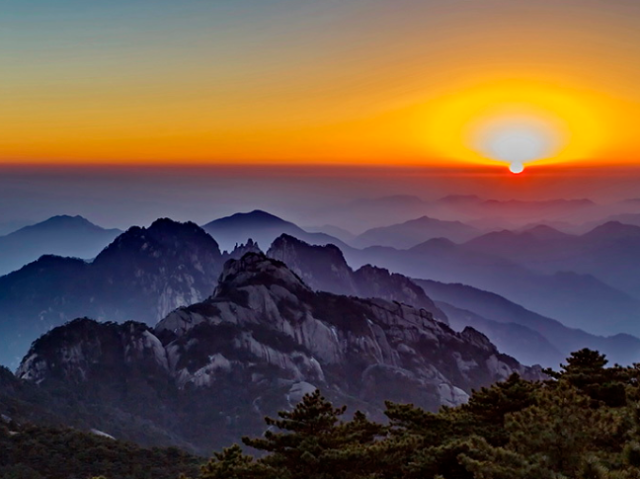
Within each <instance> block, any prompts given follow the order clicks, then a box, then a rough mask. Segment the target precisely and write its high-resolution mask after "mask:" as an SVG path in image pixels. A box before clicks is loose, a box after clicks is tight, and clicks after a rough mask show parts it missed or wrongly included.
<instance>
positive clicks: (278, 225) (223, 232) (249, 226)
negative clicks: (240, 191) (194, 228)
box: [202, 210, 346, 251]
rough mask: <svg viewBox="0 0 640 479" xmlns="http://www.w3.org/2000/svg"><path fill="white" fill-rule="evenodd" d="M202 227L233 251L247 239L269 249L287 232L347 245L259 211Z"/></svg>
mask: <svg viewBox="0 0 640 479" xmlns="http://www.w3.org/2000/svg"><path fill="white" fill-rule="evenodd" d="M202 228H203V229H204V230H205V231H206V232H207V233H209V234H210V235H211V236H213V237H214V238H215V239H216V241H217V242H218V243H219V244H220V247H221V248H222V249H224V250H227V251H231V250H233V248H234V247H235V245H236V244H240V243H246V242H247V240H248V239H252V240H253V241H255V242H257V243H258V246H260V247H262V248H267V247H268V246H269V245H270V244H271V243H272V242H273V240H275V239H276V238H277V237H278V236H280V235H281V234H285V233H286V234H288V235H291V236H294V237H296V238H299V239H301V240H304V241H306V242H308V243H312V244H329V243H332V244H336V245H344V243H343V242H342V241H340V240H339V239H337V238H334V237H333V236H329V235H327V234H324V233H308V232H306V231H304V230H303V229H302V228H300V227H299V226H297V225H295V224H294V223H291V222H289V221H285V220H283V219H282V218H279V217H277V216H274V215H272V214H271V213H267V212H266V211H260V210H255V211H252V212H250V213H236V214H234V215H231V216H227V217H224V218H220V219H217V220H214V221H211V222H210V223H207V224H206V225H203V226H202ZM344 246H346V245H344Z"/></svg>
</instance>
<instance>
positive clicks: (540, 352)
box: [436, 301, 567, 369]
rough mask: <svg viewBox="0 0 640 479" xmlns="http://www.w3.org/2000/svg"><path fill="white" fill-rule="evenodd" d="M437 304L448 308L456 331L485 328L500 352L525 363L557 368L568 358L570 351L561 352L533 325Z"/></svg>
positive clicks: (452, 325)
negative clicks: (496, 318) (492, 318)
mask: <svg viewBox="0 0 640 479" xmlns="http://www.w3.org/2000/svg"><path fill="white" fill-rule="evenodd" d="M436 304H437V305H438V307H439V308H440V309H442V310H443V311H445V313H446V314H447V318H449V325H450V326H451V327H452V328H453V329H454V330H455V331H462V330H464V328H466V327H472V328H475V329H477V330H478V331H482V332H483V334H486V335H487V337H488V338H489V340H490V341H491V342H492V343H494V344H495V345H496V347H497V348H498V349H499V350H500V351H504V352H505V354H508V355H510V356H513V357H514V358H516V359H517V360H518V361H520V362H522V363H523V364H540V365H541V366H545V367H551V368H555V369H557V368H558V366H559V365H560V364H561V362H562V361H564V360H565V358H566V357H567V354H563V353H561V352H560V350H559V349H558V348H556V347H555V346H554V345H553V344H551V342H550V341H549V340H548V339H547V338H545V337H544V336H543V335H542V334H540V333H538V332H537V331H535V330H533V329H531V328H528V327H526V326H522V325H521V324H518V323H515V322H506V323H502V322H499V321H494V320H491V319H487V318H485V317H483V316H480V315H479V314H477V313H474V312H473V311H469V310H466V309H462V308H458V307H456V306H453V305H452V304H449V303H445V302H442V301H437V302H436Z"/></svg>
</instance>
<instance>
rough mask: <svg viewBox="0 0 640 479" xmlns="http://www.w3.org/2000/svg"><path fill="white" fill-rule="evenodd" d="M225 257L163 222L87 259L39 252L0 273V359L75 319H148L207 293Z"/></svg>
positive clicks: (193, 232) (206, 241)
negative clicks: (0, 345) (0, 343)
mask: <svg viewBox="0 0 640 479" xmlns="http://www.w3.org/2000/svg"><path fill="white" fill-rule="evenodd" d="M223 262H224V259H223V257H222V255H221V253H220V250H219V248H218V245H217V243H216V242H215V240H214V239H213V238H211V236H209V235H208V234H207V233H205V232H204V231H203V230H202V229H201V228H200V227H198V226H197V225H195V224H193V223H178V222H175V221H172V220H169V219H160V220H157V221H155V222H154V223H153V224H152V225H151V226H150V227H148V228H139V227H133V228H130V229H129V230H128V231H126V232H125V233H123V234H121V235H120V236H118V237H117V238H116V239H115V240H114V241H113V243H111V244H110V245H109V246H108V247H107V248H105V249H104V250H103V251H102V252H101V253H100V254H99V255H98V256H97V257H96V258H95V260H94V261H92V262H86V261H82V260H78V259H74V258H61V257H56V256H44V257H42V258H40V259H39V260H38V261H36V262H34V263H31V264H29V265H27V266H25V267H24V268H22V269H20V270H19V271H16V272H14V273H11V274H9V275H7V276H4V277H2V278H0V317H1V318H2V322H1V323H0V334H1V335H2V337H3V338H5V342H4V346H5V347H4V348H3V351H2V352H0V364H8V365H11V364H12V363H13V361H16V364H17V362H18V361H19V358H20V357H22V356H23V355H24V353H25V352H26V351H27V349H28V346H29V344H30V343H31V341H33V340H34V339H36V338H37V337H38V336H39V335H41V334H43V333H44V332H46V331H47V330H49V329H50V328H52V327H55V326H58V325H60V324H63V323H64V322H66V321H69V320H71V319H74V318H77V317H83V316H90V317H92V318H95V319H108V320H112V321H127V320H132V319H135V320H137V321H141V322H146V323H148V324H155V323H156V322H157V321H159V320H160V319H162V318H163V317H164V316H165V315H166V314H167V313H169V312H170V311H172V310H173V309H175V308H177V307H179V306H184V305H187V304H193V303H196V302H198V301H201V300H203V299H204V298H206V297H208V296H209V295H210V294H211V292H212V291H213V288H214V287H215V284H216V281H217V278H218V275H219V274H220V271H221V270H222V265H223Z"/></svg>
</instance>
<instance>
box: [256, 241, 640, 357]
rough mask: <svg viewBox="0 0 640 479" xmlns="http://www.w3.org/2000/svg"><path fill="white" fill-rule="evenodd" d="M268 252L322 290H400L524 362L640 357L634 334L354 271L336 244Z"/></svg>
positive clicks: (284, 245)
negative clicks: (587, 352) (601, 331)
mask: <svg viewBox="0 0 640 479" xmlns="http://www.w3.org/2000/svg"><path fill="white" fill-rule="evenodd" d="M267 254H268V255H269V256H273V257H275V258H277V259H279V260H282V261H284V262H285V263H287V264H289V265H291V268H292V269H293V271H295V272H296V273H297V274H299V275H300V276H301V277H302V278H303V279H304V281H305V282H306V283H307V284H309V285H310V286H312V287H313V288H314V289H316V290H320V291H342V292H345V293H346V294H351V295H354V296H360V297H385V294H389V292H394V296H393V298H392V299H395V300H400V301H403V302H406V303H408V304H413V305H414V306H416V307H421V308H422V307H424V308H425V309H426V310H427V311H430V312H431V313H432V314H433V315H434V316H435V317H437V318H446V319H441V320H442V321H446V322H447V323H448V324H449V325H450V326H451V327H452V328H453V329H455V330H457V331H462V330H463V329H464V328H465V327H466V326H471V327H473V328H475V329H477V330H479V331H481V332H483V333H484V334H486V335H487V337H488V338H489V339H490V340H491V341H492V342H493V343H494V344H496V345H497V346H498V348H499V349H500V351H504V352H505V353H507V354H509V355H511V356H513V357H515V358H517V359H518V360H519V361H521V362H523V363H524V364H542V365H544V366H548V367H557V366H558V365H559V364H560V362H561V361H562V360H563V359H564V358H566V357H567V356H568V355H569V354H570V353H571V352H572V351H576V350H578V349H581V348H584V347H589V348H592V349H596V350H599V351H602V352H603V353H605V354H607V356H608V357H610V358H611V360H612V361H614V362H618V363H621V364H631V363H634V362H638V361H640V339H637V338H635V337H633V336H630V335H625V334H618V335H614V336H610V337H603V336H597V335H594V334H589V333H587V332H585V331H583V330H581V329H573V328H568V327H566V326H565V325H563V324H562V323H561V322H560V321H557V320H555V319H551V318H548V317H545V316H542V315H540V314H537V313H535V312H533V311H530V310H527V309H525V308H523V307H522V306H520V305H518V304H516V303H513V302H511V301H509V300H507V299H505V298H504V297H501V296H499V295H497V294H495V293H490V292H487V291H483V290H481V289H477V288H473V287H471V286H467V285H462V284H446V283H441V282H436V281H432V280H420V279H414V280H410V279H409V278H408V277H406V276H403V275H400V274H397V273H389V271H387V270H386V269H383V268H379V267H374V266H371V265H366V266H363V267H361V268H360V269H358V270H356V271H354V270H353V269H352V268H351V267H350V266H349V265H348V264H347V261H346V260H345V258H344V255H343V254H342V252H341V251H340V250H339V249H338V248H337V247H334V246H331V245H328V246H312V245H308V244H306V243H304V242H302V241H300V240H297V239H295V238H292V237H288V236H286V235H283V236H282V237H280V238H278V239H277V240H276V241H275V242H274V243H273V245H272V246H271V248H270V249H269V251H268V252H267ZM360 278H367V280H366V282H363V281H361V280H360ZM361 284H363V285H362V286H361ZM372 286H373V288H372ZM416 286H418V287H419V288H417V287H416ZM425 293H426V294H425Z"/></svg>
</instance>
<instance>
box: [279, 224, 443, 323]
mask: <svg viewBox="0 0 640 479" xmlns="http://www.w3.org/2000/svg"><path fill="white" fill-rule="evenodd" d="M267 255H268V256H269V257H271V258H274V259H277V260H279V261H282V262H283V263H285V264H286V265H287V266H288V267H289V268H291V270H292V271H294V272H295V273H296V274H298V276H300V277H301V278H302V279H303V280H304V281H305V283H306V284H308V285H309V286H310V287H312V288H313V289H315V290H317V291H327V292H330V293H334V294H343V295H350V296H357V297H360V298H381V299H385V300H387V301H396V302H401V303H405V304H408V305H411V306H414V307H416V308H418V309H424V310H426V311H428V312H429V313H430V314H431V315H433V317H434V318H435V319H437V320H438V321H442V322H444V323H448V320H447V316H446V315H445V314H444V312H443V311H442V310H440V309H439V308H438V307H437V306H436V305H435V303H434V302H433V301H432V300H431V298H429V297H428V296H427V295H426V294H424V291H423V290H422V289H421V288H420V287H418V286H416V285H415V284H414V283H413V282H412V281H411V280H410V279H409V278H407V277H405V276H402V275H400V274H395V273H390V272H389V271H388V270H386V269H383V268H377V267H374V266H371V265H366V266H363V267H362V268H360V269H358V270H357V271H354V270H353V269H351V267H350V266H349V265H348V264H347V262H346V260H345V259H344V256H343V254H342V251H341V250H340V249H339V248H338V247H337V246H334V245H325V246H314V245H309V244H307V243H305V242H304V241H301V240H299V239H297V238H294V237H292V236H289V235H282V236H280V237H279V238H277V239H276V240H275V241H274V242H273V244H272V245H271V247H270V248H269V250H268V251H267Z"/></svg>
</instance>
